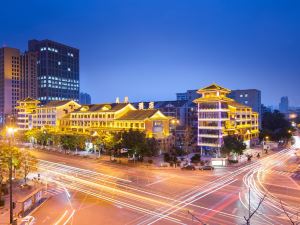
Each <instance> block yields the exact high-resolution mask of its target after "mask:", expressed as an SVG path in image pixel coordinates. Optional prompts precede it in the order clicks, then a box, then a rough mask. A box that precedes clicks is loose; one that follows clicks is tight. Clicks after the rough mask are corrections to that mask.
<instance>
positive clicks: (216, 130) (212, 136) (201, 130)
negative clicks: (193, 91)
mask: <svg viewBox="0 0 300 225" xmlns="http://www.w3.org/2000/svg"><path fill="white" fill-rule="evenodd" d="M230 92H231V91H230V90H229V89H226V88H223V87H221V86H219V85H217V84H212V85H209V86H207V87H205V88H202V89H199V90H198V93H199V94H201V98H198V99H196V100H195V101H194V102H195V103H197V104H198V146H199V147H200V148H201V150H202V151H203V150H204V151H212V152H214V153H216V156H217V157H219V156H220V149H221V147H222V144H223V137H224V136H226V135H237V136H239V137H240V138H242V140H243V141H244V143H245V144H246V145H247V147H250V144H252V143H253V144H255V142H257V141H258V135H259V129H258V117H259V115H258V113H256V112H253V111H252V109H251V108H250V107H249V106H246V105H242V104H240V103H237V102H235V101H234V100H233V99H231V98H228V97H227V94H229V93H230Z"/></svg>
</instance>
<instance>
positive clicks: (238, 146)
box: [221, 135, 247, 156]
mask: <svg viewBox="0 0 300 225" xmlns="http://www.w3.org/2000/svg"><path fill="white" fill-rule="evenodd" d="M223 141H224V143H223V146H222V148H221V152H222V154H224V155H227V156H229V155H230V154H231V153H235V154H238V155H242V154H243V152H244V150H245V149H246V147H247V146H246V144H245V143H244V142H243V140H242V139H241V138H240V137H239V136H237V135H228V136H225V137H224V139H223Z"/></svg>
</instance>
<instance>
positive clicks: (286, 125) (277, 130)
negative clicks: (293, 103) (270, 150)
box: [260, 110, 293, 141]
mask: <svg viewBox="0 0 300 225" xmlns="http://www.w3.org/2000/svg"><path fill="white" fill-rule="evenodd" d="M291 130H293V127H292V126H291V123H290V122H289V121H288V120H287V119H286V118H285V116H284V114H282V113H280V112H279V111H278V110H275V111H274V112H266V113H264V114H263V117H262V130H261V133H260V139H261V140H263V139H264V138H265V137H266V136H268V137H269V138H270V140H273V141H279V140H282V139H285V140H289V139H290V138H291V137H292V134H291V132H290V131H291Z"/></svg>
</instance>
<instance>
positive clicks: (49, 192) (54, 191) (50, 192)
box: [44, 187, 65, 197]
mask: <svg viewBox="0 0 300 225" xmlns="http://www.w3.org/2000/svg"><path fill="white" fill-rule="evenodd" d="M64 192H65V189H64V188H63V187H49V188H48V189H46V190H44V194H45V195H46V196H47V197H53V196H56V195H59V194H62V193H64Z"/></svg>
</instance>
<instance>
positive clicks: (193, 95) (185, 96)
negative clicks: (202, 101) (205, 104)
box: [176, 90, 201, 102]
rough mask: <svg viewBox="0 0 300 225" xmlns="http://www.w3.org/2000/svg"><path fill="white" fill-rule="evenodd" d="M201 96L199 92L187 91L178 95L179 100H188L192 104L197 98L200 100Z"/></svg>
mask: <svg viewBox="0 0 300 225" xmlns="http://www.w3.org/2000/svg"><path fill="white" fill-rule="evenodd" d="M200 97H201V95H200V94H199V93H197V90H187V91H186V92H183V93H176V99H177V100H186V101H190V102H192V101H193V100H195V99H196V98H200Z"/></svg>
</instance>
